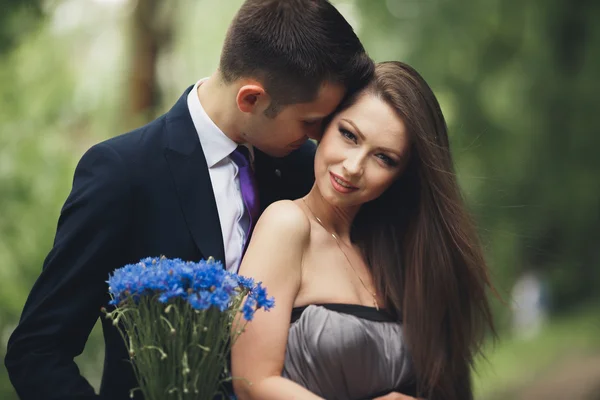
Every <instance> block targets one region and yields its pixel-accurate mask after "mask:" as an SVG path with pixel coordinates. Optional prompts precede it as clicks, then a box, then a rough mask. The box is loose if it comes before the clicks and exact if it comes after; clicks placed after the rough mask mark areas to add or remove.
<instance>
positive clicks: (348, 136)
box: [340, 128, 356, 143]
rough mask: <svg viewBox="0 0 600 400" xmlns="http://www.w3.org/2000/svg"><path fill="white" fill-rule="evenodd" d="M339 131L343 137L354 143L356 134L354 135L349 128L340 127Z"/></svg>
mask: <svg viewBox="0 0 600 400" xmlns="http://www.w3.org/2000/svg"><path fill="white" fill-rule="evenodd" d="M340 133H341V134H342V136H343V137H345V138H346V139H348V140H352V141H353V142H354V143H356V136H355V135H354V133H352V132H350V131H349V130H346V129H344V128H340Z"/></svg>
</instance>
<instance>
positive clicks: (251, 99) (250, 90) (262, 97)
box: [235, 84, 269, 113]
mask: <svg viewBox="0 0 600 400" xmlns="http://www.w3.org/2000/svg"><path fill="white" fill-rule="evenodd" d="M268 97H269V95H268V94H267V92H266V91H265V89H264V88H263V87H262V86H260V85H256V84H248V85H244V86H242V87H241V88H240V89H239V90H238V93H237V97H236V99H235V101H236V103H237V106H238V108H239V109H240V111H241V112H244V113H252V112H255V111H256V110H257V109H260V108H261V104H266V102H268V101H269V100H268ZM262 108H264V106H262Z"/></svg>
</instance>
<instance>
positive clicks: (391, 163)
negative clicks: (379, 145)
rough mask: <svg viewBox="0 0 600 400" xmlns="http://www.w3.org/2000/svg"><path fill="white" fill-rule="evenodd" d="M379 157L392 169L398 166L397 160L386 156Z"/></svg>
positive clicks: (379, 155) (380, 155) (378, 155)
mask: <svg viewBox="0 0 600 400" xmlns="http://www.w3.org/2000/svg"><path fill="white" fill-rule="evenodd" d="M377 157H378V158H379V159H380V160H381V161H383V162H384V163H385V164H386V165H388V166H390V167H395V166H396V165H397V164H398V163H397V162H396V160H394V159H392V158H390V157H388V156H386V155H385V154H377Z"/></svg>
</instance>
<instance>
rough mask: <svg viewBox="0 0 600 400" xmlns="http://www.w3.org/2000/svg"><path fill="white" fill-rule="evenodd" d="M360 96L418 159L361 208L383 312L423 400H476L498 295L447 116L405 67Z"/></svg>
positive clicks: (394, 65)
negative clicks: (392, 121)
mask: <svg viewBox="0 0 600 400" xmlns="http://www.w3.org/2000/svg"><path fill="white" fill-rule="evenodd" d="M362 93H369V94H374V95H376V96H378V97H379V98H381V99H382V100H384V101H385V102H386V103H387V104H389V105H390V106H391V107H392V108H394V109H395V110H396V112H397V113H398V115H399V116H400V118H401V119H402V120H403V122H404V124H405V126H406V129H407V132H408V134H409V137H410V140H411V149H410V155H409V161H408V164H407V166H406V169H405V171H404V172H403V173H402V175H401V177H400V178H399V179H398V180H397V181H396V182H395V183H394V184H393V185H392V187H390V189H388V190H387V191H386V192H385V193H384V194H383V195H382V196H381V197H379V198H378V199H376V200H374V201H372V202H370V203H367V204H365V205H363V206H362V208H361V210H360V211H359V213H358V215H357V217H356V220H355V222H354V226H353V230H352V238H353V241H354V242H355V243H357V244H358V245H359V246H360V248H361V249H362V251H363V253H364V256H365V257H366V260H367V263H368V265H369V266H370V268H371V270H372V274H373V279H374V282H375V285H376V287H377V290H378V291H379V293H381V294H382V296H383V297H384V299H385V302H386V308H387V309H388V310H389V311H391V312H393V313H395V314H396V316H398V317H399V318H400V317H401V318H402V321H403V326H404V337H405V339H406V341H407V345H408V349H409V352H410V354H411V357H412V360H413V363H414V368H415V373H416V380H417V388H418V392H419V393H418V394H419V396H424V397H426V398H427V399H428V400H436V399H444V400H468V399H472V398H473V394H472V389H471V381H470V372H471V368H472V366H473V362H474V357H475V355H476V354H477V353H478V352H479V351H480V350H481V344H482V341H483V339H484V336H485V334H486V331H487V330H488V329H490V330H491V332H494V325H493V317H492V313H491V310H490V305H489V302H488V296H487V295H488V289H492V290H493V288H492V285H491V283H490V279H489V275H488V269H487V265H486V261H485V258H484V255H483V249H482V246H481V244H480V242H479V239H478V234H477V231H476V229H475V227H474V224H473V222H472V220H471V218H470V216H469V213H468V212H467V211H466V207H465V203H464V201H463V198H462V195H461V192H460V189H459V186H458V183H457V179H456V175H455V172H454V166H453V162H452V157H451V154H450V147H449V141H448V133H447V127H446V122H445V120H444V116H443V115H442V112H441V109H440V106H439V104H438V101H437V99H436V97H435V95H434V94H433V91H432V90H431V88H430V87H429V86H428V85H427V83H426V82H425V80H424V79H423V78H422V77H421V76H420V75H419V74H418V73H417V72H416V71H415V70H414V69H413V68H411V67H410V66H408V65H406V64H403V63H400V62H385V63H380V64H378V65H377V67H376V74H375V77H374V79H373V82H372V83H371V84H370V85H369V87H368V88H367V89H365V91H363V92H362ZM354 100H355V99H349V100H348V101H347V102H346V103H345V104H343V105H342V106H341V107H342V108H343V107H348V106H349V105H350V104H352V102H353V101H354Z"/></svg>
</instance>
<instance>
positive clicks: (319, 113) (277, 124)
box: [242, 83, 345, 157]
mask: <svg viewBox="0 0 600 400" xmlns="http://www.w3.org/2000/svg"><path fill="white" fill-rule="evenodd" d="M344 94H345V88H344V87H343V86H342V85H336V84H330V83H324V84H323V85H321V88H320V90H319V94H318V96H317V98H316V99H315V100H314V101H312V102H310V103H300V104H291V105H289V106H285V107H283V108H282V109H281V110H280V112H279V113H278V114H277V116H275V117H274V118H270V117H268V116H266V115H265V113H264V109H261V110H260V112H257V113H255V114H253V115H251V116H249V117H248V118H247V120H246V124H245V126H244V128H243V132H242V134H243V136H244V138H245V140H246V141H247V142H248V143H250V144H251V145H252V146H254V147H256V148H258V149H259V150H260V151H262V152H264V153H266V154H268V155H270V156H272V157H283V156H286V155H288V154H289V153H291V152H292V151H294V150H296V149H298V148H299V147H300V146H302V144H303V143H304V142H306V140H308V138H311V139H317V140H318V139H320V136H321V134H322V132H323V127H322V122H323V119H324V118H325V117H327V116H328V115H329V114H331V113H332V112H333V111H334V110H335V109H336V107H337V106H338V104H339V103H340V102H341V101H342V98H343V97H344ZM265 106H267V105H265Z"/></svg>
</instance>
